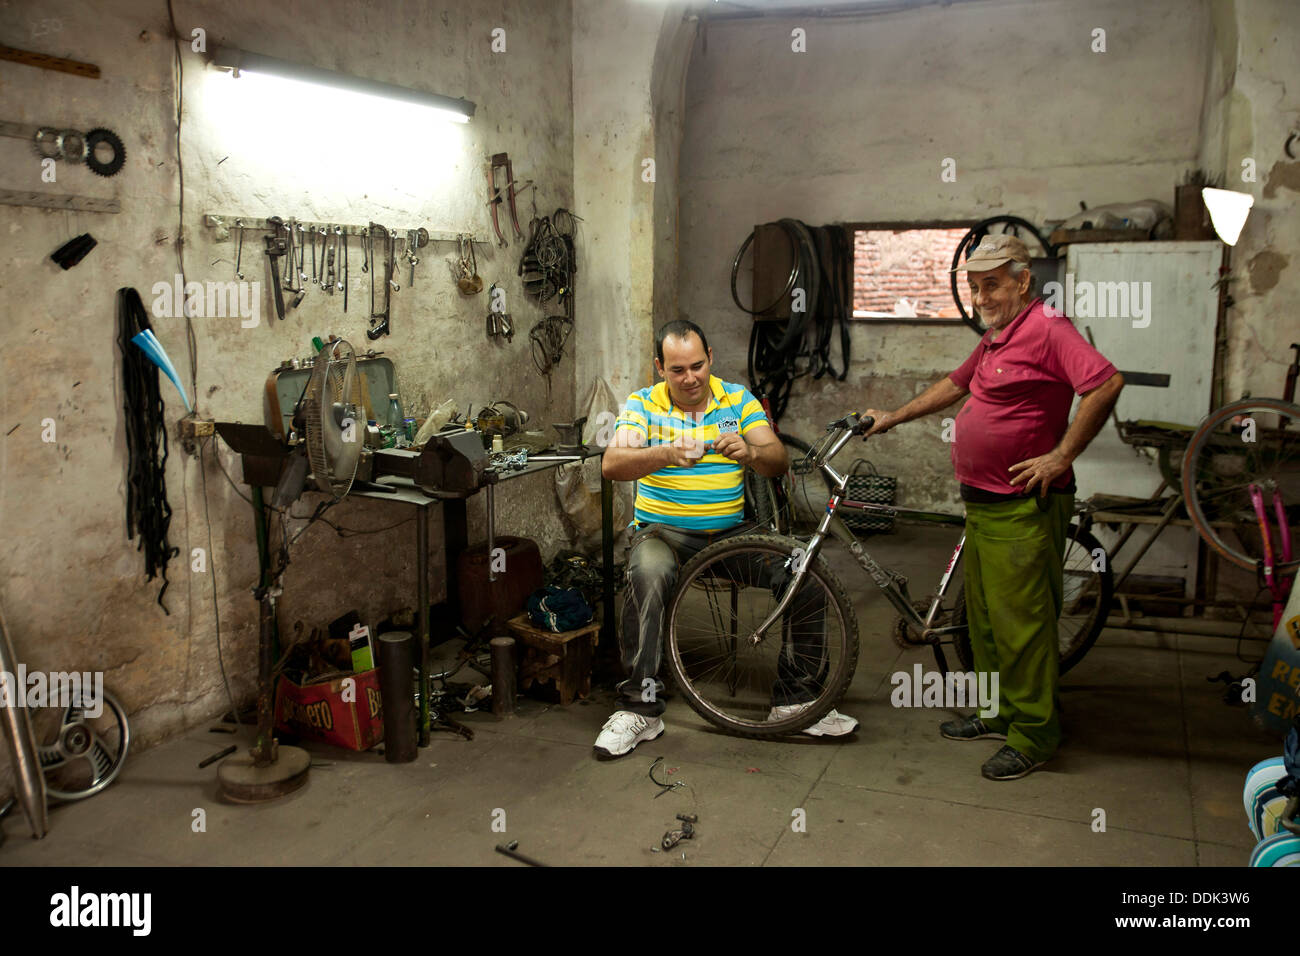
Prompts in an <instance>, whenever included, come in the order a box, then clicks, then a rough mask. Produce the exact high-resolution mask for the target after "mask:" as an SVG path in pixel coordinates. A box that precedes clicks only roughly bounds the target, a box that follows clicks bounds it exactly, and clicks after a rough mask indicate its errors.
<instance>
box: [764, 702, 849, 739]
mask: <svg viewBox="0 0 1300 956" xmlns="http://www.w3.org/2000/svg"><path fill="white" fill-rule="evenodd" d="M811 706H812V704H811V703H807V704H783V705H781V706H780V707H773V708H772V711H771V713H769V714H768V715H767V719H768V720H769V721H772V720H784V719H785V718H787V717H793V716H794V715H795V714H797V713H799V712H800V711H803V710H807V709H808V708H809V707H811ZM857 729H858V722H857V721H856V720H855V719H854V718H852V717H849V716H847V715H846V714H841V713H840V712H839V711H837V710H832V711H831V712H830V713H828V714H827V715H826V716H825V717H823V718H822V719H821V720H819V721H817V723H815V724H813V725H812V726H811V727H805V728H804V729H803V731H802V732H803V733H805V734H810V735H811V736H813V737H843V736H844V735H845V734H851V733H853V731H855V730H857Z"/></svg>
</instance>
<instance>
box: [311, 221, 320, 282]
mask: <svg viewBox="0 0 1300 956" xmlns="http://www.w3.org/2000/svg"><path fill="white" fill-rule="evenodd" d="M311 284H312V285H319V284H320V273H319V272H318V271H317V270H316V234H315V233H314V232H313V233H312V236H311Z"/></svg>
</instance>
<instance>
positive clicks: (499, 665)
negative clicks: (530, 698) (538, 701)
mask: <svg viewBox="0 0 1300 956" xmlns="http://www.w3.org/2000/svg"><path fill="white" fill-rule="evenodd" d="M488 647H489V648H490V649H491V651H492V713H493V714H495V715H496V716H498V717H513V716H514V715H515V694H516V682H517V681H518V675H519V672H518V670H517V666H516V662H515V639H514V638H513V637H494V638H492V640H490V641H488Z"/></svg>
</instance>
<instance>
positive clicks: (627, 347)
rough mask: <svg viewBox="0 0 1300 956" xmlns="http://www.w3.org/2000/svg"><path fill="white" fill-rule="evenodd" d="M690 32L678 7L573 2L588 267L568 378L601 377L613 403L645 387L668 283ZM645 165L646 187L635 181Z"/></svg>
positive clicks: (668, 297)
mask: <svg viewBox="0 0 1300 956" xmlns="http://www.w3.org/2000/svg"><path fill="white" fill-rule="evenodd" d="M693 32H694V27H693V25H690V24H683V22H682V8H681V6H680V5H676V4H673V5H669V6H668V7H667V8H666V9H665V8H664V7H663V6H661V5H658V4H652V3H641V2H635V0H575V2H574V4H573V117H574V133H573V154H574V155H573V167H574V182H575V192H576V195H577V203H578V210H579V214H580V215H582V216H583V217H584V219H585V221H584V223H583V239H584V244H585V247H586V250H587V253H588V254H587V259H588V261H589V262H590V263H591V267H590V269H589V270H588V272H587V275H586V278H585V280H584V282H583V283H582V284H581V285H580V286H579V289H578V295H579V298H578V307H579V308H580V309H581V310H583V311H584V312H585V313H586V314H589V315H592V316H596V317H598V321H597V322H596V323H595V329H594V334H592V335H591V336H589V337H584V339H583V348H582V351H581V352H580V353H579V355H578V372H577V381H578V387H579V389H580V390H582V389H585V388H586V387H587V385H588V384H589V383H590V382H591V380H592V379H593V378H594V377H596V376H602V377H604V378H605V379H606V380H607V381H608V382H609V383H610V386H611V387H612V388H613V390H614V394H615V395H617V396H618V397H619V400H620V401H622V399H623V397H624V396H626V395H628V394H629V393H630V392H632V391H634V390H635V389H638V388H642V387H644V386H645V385H647V384H650V383H651V382H653V381H654V366H653V363H652V355H653V332H654V327H653V322H654V317H655V316H656V315H658V314H660V313H661V312H666V311H667V310H668V309H669V308H670V306H668V305H665V304H663V303H670V302H671V301H672V298H673V284H674V283H675V281H676V275H675V274H674V272H675V270H674V268H673V266H674V265H675V255H676V252H675V248H673V249H670V248H669V245H673V246H674V247H675V243H672V242H671V237H672V236H673V234H674V231H675V230H674V220H675V210H676V206H677V199H676V191H677V148H676V144H677V143H678V142H679V141H680V135H681V134H680V128H681V122H682V119H681V109H680V106H679V103H680V97H681V92H680V91H681V85H682V81H683V75H684V71H685V65H686V54H687V51H689V49H690V41H691V37H692V36H693ZM645 159H653V160H655V181H654V182H646V181H645V180H644V179H643V178H642V172H643V169H644V167H643V164H642V161H643V160H645Z"/></svg>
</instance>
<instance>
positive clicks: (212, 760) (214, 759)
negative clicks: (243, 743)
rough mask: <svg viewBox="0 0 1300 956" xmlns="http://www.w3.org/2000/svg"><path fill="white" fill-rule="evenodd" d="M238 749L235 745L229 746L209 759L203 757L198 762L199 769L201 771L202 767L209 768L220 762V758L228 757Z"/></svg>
mask: <svg viewBox="0 0 1300 956" xmlns="http://www.w3.org/2000/svg"><path fill="white" fill-rule="evenodd" d="M238 749H239V747H238V746H237V745H236V744H231V745H230V746H229V747H226V748H224V749H222V750H218V751H217V752H216V753H214V754H213V755H212V756H211V757H204V758H203V759H202V760H200V761H199V769H200V770H202V769H203V768H204V767H208V766H211V765H212V764H214V763H216V762H217V761H218V760H220V759H221V758H222V757H229V756H230V755H231V754H233V753H234V752H235V751H236V750H238Z"/></svg>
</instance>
